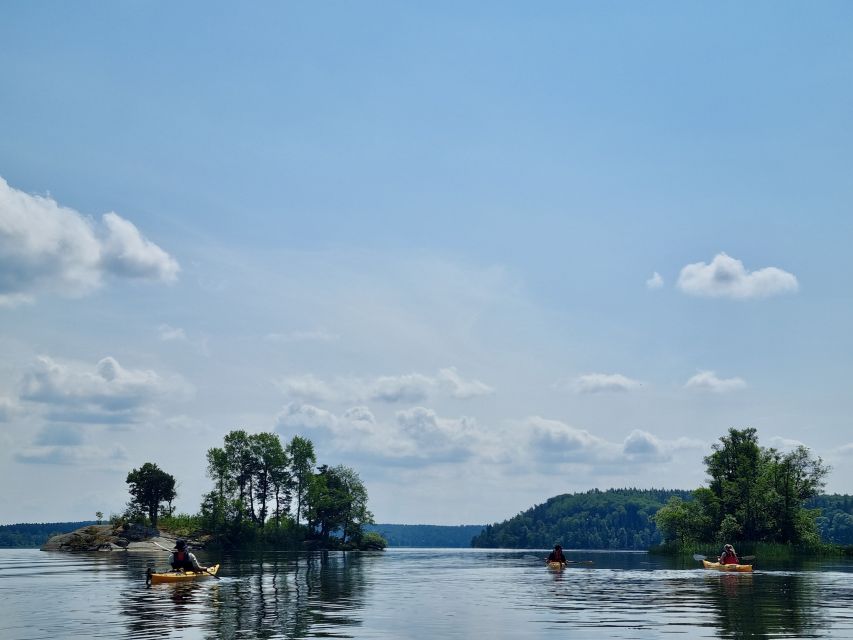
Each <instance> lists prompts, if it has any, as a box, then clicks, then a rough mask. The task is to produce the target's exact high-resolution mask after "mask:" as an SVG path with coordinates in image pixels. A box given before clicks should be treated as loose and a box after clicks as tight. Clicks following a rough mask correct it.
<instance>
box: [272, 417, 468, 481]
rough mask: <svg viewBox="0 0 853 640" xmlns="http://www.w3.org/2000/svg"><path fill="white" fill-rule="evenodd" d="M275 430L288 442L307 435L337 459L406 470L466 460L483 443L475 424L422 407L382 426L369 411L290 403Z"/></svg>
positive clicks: (278, 420)
mask: <svg viewBox="0 0 853 640" xmlns="http://www.w3.org/2000/svg"><path fill="white" fill-rule="evenodd" d="M275 428H276V430H277V431H278V432H279V433H281V434H282V435H284V436H285V437H291V436H292V435H293V434H303V435H308V436H309V437H311V438H312V439H314V440H316V441H317V444H318V446H319V445H320V444H322V445H323V446H324V447H327V448H328V449H330V450H332V451H335V452H337V453H339V454H346V455H348V456H353V455H355V456H357V457H359V458H363V459H370V460H381V461H382V462H383V463H390V464H402V465H407V466H423V465H427V464H435V463H440V462H456V461H461V460H466V459H468V458H470V457H472V456H473V455H474V454H475V453H476V452H477V451H478V450H479V447H478V446H477V443H478V442H479V441H480V439H481V434H480V433H479V432H478V429H477V424H476V422H475V421H474V420H473V419H472V418H467V417H461V418H457V419H448V418H441V417H440V416H438V415H437V414H436V413H435V411H433V410H431V409H426V408H424V407H413V408H412V409H407V410H404V411H398V412H397V413H396V414H395V415H394V420H393V421H390V422H382V421H379V420H377V419H376V416H375V415H374V414H373V413H372V412H371V411H370V409H368V408H367V407H365V406H356V407H352V408H350V409H348V410H347V411H345V412H344V413H343V414H342V415H340V416H337V415H335V414H333V413H332V412H330V411H326V410H325V409H321V408H319V407H316V406H313V405H306V404H300V403H290V404H288V405H286V406H285V407H284V408H283V409H282V411H281V413H279V415H278V416H277V417H276V425H275Z"/></svg>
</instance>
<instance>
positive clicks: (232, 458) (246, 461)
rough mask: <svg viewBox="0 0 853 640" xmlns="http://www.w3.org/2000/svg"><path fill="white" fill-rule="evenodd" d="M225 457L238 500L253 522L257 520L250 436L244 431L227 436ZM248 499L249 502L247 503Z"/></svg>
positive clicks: (232, 432) (230, 433)
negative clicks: (253, 493)
mask: <svg viewBox="0 0 853 640" xmlns="http://www.w3.org/2000/svg"><path fill="white" fill-rule="evenodd" d="M224 451H225V457H226V459H227V460H228V471H229V473H230V476H231V479H232V481H233V482H234V484H235V485H236V487H237V499H238V501H239V502H240V504H241V505H242V507H243V509H248V511H249V515H250V517H251V518H252V521H255V520H256V519H257V516H256V515H255V509H254V504H253V500H254V497H253V495H252V478H253V472H254V468H253V462H254V460H253V457H252V447H251V443H250V441H249V434H248V433H246V431H244V430H243V429H236V430H234V431H231V432H229V433H228V434H226V436H225V447H224ZM247 497H248V502H247V500H246V499H247Z"/></svg>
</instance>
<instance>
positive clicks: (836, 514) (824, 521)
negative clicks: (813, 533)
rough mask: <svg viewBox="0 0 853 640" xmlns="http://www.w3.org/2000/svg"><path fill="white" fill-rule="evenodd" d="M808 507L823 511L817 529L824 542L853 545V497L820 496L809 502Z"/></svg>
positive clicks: (835, 494)
mask: <svg viewBox="0 0 853 640" xmlns="http://www.w3.org/2000/svg"><path fill="white" fill-rule="evenodd" d="M806 507H807V508H809V509H815V508H817V509H820V510H821V514H820V517H819V518H818V519H817V527H818V530H819V531H820V537H821V539H822V540H823V541H824V542H831V543H833V544H842V545H853V496H848V495H839V494H837V493H834V494H831V495H825V496H819V497H817V498H812V499H811V500H809V501H808V502H807V503H806Z"/></svg>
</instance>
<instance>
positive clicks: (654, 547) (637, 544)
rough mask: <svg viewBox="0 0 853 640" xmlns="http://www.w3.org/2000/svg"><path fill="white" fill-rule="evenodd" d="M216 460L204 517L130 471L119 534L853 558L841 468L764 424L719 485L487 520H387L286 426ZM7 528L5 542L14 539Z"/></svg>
mask: <svg viewBox="0 0 853 640" xmlns="http://www.w3.org/2000/svg"><path fill="white" fill-rule="evenodd" d="M207 460H208V475H209V477H210V478H211V479H212V480H213V481H214V484H215V488H214V490H213V491H211V492H210V493H208V494H206V495H205V497H204V500H203V502H202V505H201V509H200V512H199V513H198V514H195V515H188V514H173V512H172V509H171V501H172V500H173V499H174V497H175V492H174V482H175V481H174V478H172V477H171V476H169V475H168V474H165V473H164V472H163V471H161V470H160V469H159V468H157V466H156V465H153V464H151V463H146V464H145V465H143V467H142V468H141V469H139V470H137V469H134V470H133V471H132V472H131V473H130V474H128V479H127V482H128V484H129V485H130V493H131V496H132V498H133V499H132V500H131V502H130V503H129V504H128V507H127V510H126V511H125V513H124V514H122V516H113V517H112V519H111V523H112V525H113V527H115V528H114V530H113V531H112V535H113V536H117V537H119V538H121V536H122V532H123V531H124V530H126V529H127V528H128V527H131V526H132V527H145V526H151V527H152V528H155V529H156V526H158V525H159V526H160V527H161V528H162V529H163V531H164V532H166V534H167V535H171V536H174V537H184V538H189V539H192V540H194V541H195V545H196V547H197V548H206V549H210V550H221V551H227V550H233V549H241V550H265V549H281V550H373V549H383V548H385V546H386V545H387V544H388V543H387V541H386V540H385V538H383V537H382V535H380V533H379V532H380V531H381V532H383V533H385V534H386V536H388V537H389V538H391V539H393V541H394V543H395V544H396V546H429V545H430V542H433V544H432V545H431V546H469V545H468V544H466V541H465V538H466V537H467V538H468V540H470V546H472V547H480V548H518V549H529V548H551V547H552V546H553V545H554V544H556V543H560V544H562V545H563V546H564V547H565V548H576V549H580V548H585V549H620V550H648V551H649V552H650V553H654V554H666V555H680V556H692V555H695V554H702V555H706V556H708V557H715V556H716V555H718V552H719V549H720V548H721V546H722V544H723V542H732V543H733V544H734V545H735V548H736V549H738V551H739V553H740V554H741V555H755V556H760V557H762V558H765V559H788V558H793V557H803V556H811V557H819V556H838V555H853V496H848V495H838V494H834V495H822V494H821V493H820V491H821V489H822V488H823V487H824V480H825V477H826V475H827V474H828V473H829V471H830V468H829V467H828V466H825V465H824V464H823V461H822V460H821V459H820V458H814V457H813V456H812V455H811V453H810V452H809V450H808V449H807V448H806V447H804V446H799V447H797V448H796V449H795V450H793V451H791V452H788V453H782V452H780V451H778V450H776V449H772V448H770V449H767V448H764V447H760V446H759V445H758V438H757V434H756V431H755V429H752V428H746V429H740V430H739V429H734V428H732V429H729V432H728V434H727V435H725V436H723V437H721V438H720V440H719V443H717V444H715V445H714V446H713V452H712V453H711V454H710V455H708V456H706V457H705V458H704V460H703V461H704V463H705V466H706V470H707V474H708V477H709V481H708V486H707V487H700V488H699V489H695V490H693V491H685V490H665V489H642V490H641V489H627V488H626V489H609V490H598V489H593V490H590V491H587V492H584V493H576V494H563V495H559V496H555V497H553V498H550V499H548V500H547V501H546V502H545V503H543V504H541V505H534V506H533V507H532V508H530V509H528V510H527V511H524V512H522V513H519V514H518V515H516V516H514V517H512V518H510V519H508V520H506V521H504V522H502V523H494V524H490V525H486V526H485V527H480V526H478V525H459V526H457V527H440V526H434V525H381V526H380V525H375V524H374V521H373V516H372V514H371V513H370V511H368V510H367V491H366V489H365V487H364V485H363V484H362V483H361V481H360V479H359V478H358V474H357V473H356V472H355V471H354V470H352V469H349V468H347V467H342V466H339V467H333V468H330V467H328V466H326V465H323V466H320V467H316V468H315V466H314V465H315V464H316V458H315V456H314V452H313V445H312V444H311V442H310V440H306V439H303V438H300V437H299V436H296V437H294V439H293V440H292V441H291V443H289V444H288V445H287V446H286V447H282V446H281V443H280V442H279V440H278V436H276V435H274V434H257V435H248V434H246V432H244V431H232V432H231V433H229V434H228V435H226V436H225V443H224V447H222V448H221V449H219V448H214V449H211V450H209V451H208V452H207ZM152 496H153V497H152ZM164 503H166V504H165V505H164ZM291 506H293V507H294V509H291ZM100 515H101V514H100V513H99V514H98V516H99V518H100ZM46 526H47V525H46ZM2 533H3V527H0V546H9V545H3V543H2ZM471 534H473V535H471ZM442 535H443V536H444V537H441V536H442ZM468 536H470V537H468ZM435 542H439V544H438V545H436V544H434V543H435ZM113 544H116V545H117V546H118V547H122V545H123V544H124V543H123V542H122V540H118V541H117V542H116V541H113ZM124 546H125V548H126V546H127V545H126V544H125V545H124Z"/></svg>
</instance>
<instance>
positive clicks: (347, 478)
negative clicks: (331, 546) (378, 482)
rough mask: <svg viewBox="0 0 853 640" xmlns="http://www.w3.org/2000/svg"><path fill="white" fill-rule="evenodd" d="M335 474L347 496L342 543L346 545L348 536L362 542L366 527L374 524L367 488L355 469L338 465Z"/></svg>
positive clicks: (334, 470)
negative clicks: (368, 506)
mask: <svg viewBox="0 0 853 640" xmlns="http://www.w3.org/2000/svg"><path fill="white" fill-rule="evenodd" d="M333 472H334V473H335V475H336V476H337V478H338V481H339V482H340V483H341V486H342V490H343V492H344V494H345V496H346V506H345V509H344V514H343V526H342V527H341V530H342V531H341V542H344V543H345V542H346V541H347V537H348V536H349V537H351V538H354V539H356V540H360V539H361V538H362V536H363V535H364V525H366V524H373V514H372V513H371V512H370V511H369V510H368V509H367V487H365V486H364V483H363V482H362V481H361V478H360V477H359V475H358V473H356V471H355V469H352V468H350V467H346V466H344V465H338V466H337V467H335V468H334V469H333Z"/></svg>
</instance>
